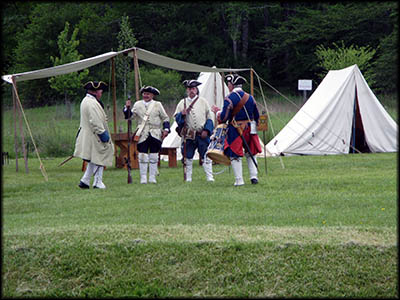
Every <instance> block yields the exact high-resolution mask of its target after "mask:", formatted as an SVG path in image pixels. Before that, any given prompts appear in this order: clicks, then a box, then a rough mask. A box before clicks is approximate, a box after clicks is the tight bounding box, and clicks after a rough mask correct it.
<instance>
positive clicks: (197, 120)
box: [174, 80, 214, 182]
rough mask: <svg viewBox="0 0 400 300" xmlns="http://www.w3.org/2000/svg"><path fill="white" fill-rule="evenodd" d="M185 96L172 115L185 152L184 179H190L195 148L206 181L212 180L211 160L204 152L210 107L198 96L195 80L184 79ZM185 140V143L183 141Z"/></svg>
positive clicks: (206, 146)
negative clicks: (201, 161) (201, 163)
mask: <svg viewBox="0 0 400 300" xmlns="http://www.w3.org/2000/svg"><path fill="white" fill-rule="evenodd" d="M183 84H184V86H185V87H186V93H187V97H186V98H184V99H182V100H181V101H180V102H179V103H178V105H177V106H176V110H175V113H174V117H175V120H176V123H177V125H178V127H177V131H178V134H179V135H180V136H181V137H182V147H181V151H182V155H185V154H186V174H185V175H186V181H187V182H191V181H192V172H193V157H194V152H195V150H196V149H197V150H198V152H199V155H200V158H201V159H202V160H203V169H204V172H205V173H206V180H207V181H214V177H213V173H212V161H211V159H209V158H208V157H207V156H206V155H205V154H206V151H207V148H208V145H209V144H210V135H211V134H212V132H213V129H214V124H213V121H212V115H211V109H210V106H209V104H208V102H207V100H206V99H205V98H203V97H200V96H199V89H198V88H197V86H199V85H200V84H201V82H199V81H197V80H185V81H184V82H183ZM185 142H186V145H184V143H185Z"/></svg>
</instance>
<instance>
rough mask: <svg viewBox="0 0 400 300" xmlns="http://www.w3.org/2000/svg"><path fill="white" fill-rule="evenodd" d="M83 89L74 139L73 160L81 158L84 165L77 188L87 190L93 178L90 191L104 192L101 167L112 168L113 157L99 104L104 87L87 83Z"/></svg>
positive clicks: (105, 123) (111, 146)
mask: <svg viewBox="0 0 400 300" xmlns="http://www.w3.org/2000/svg"><path fill="white" fill-rule="evenodd" d="M84 88H85V89H86V96H85V98H83V100H82V102H81V106H80V127H79V131H78V134H77V136H76V141H75V151H74V156H75V157H79V158H82V159H83V160H85V161H86V162H88V164H87V165H86V170H85V173H84V174H83V176H82V178H81V180H80V182H79V187H80V188H82V189H88V188H89V186H90V180H91V177H92V176H93V177H94V180H93V188H100V189H105V188H106V186H105V185H104V183H103V171H104V166H112V163H113V157H114V144H113V143H112V141H111V138H110V134H109V132H110V130H109V128H108V125H107V115H106V113H105V112H104V105H103V103H102V102H101V101H100V98H101V96H102V94H103V91H105V90H106V89H107V84H105V83H104V82H102V81H100V82H97V81H89V82H88V83H86V84H85V85H84Z"/></svg>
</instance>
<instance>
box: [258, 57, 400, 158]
mask: <svg viewBox="0 0 400 300" xmlns="http://www.w3.org/2000/svg"><path fill="white" fill-rule="evenodd" d="M397 131H398V125H397V124H396V122H395V121H394V120H393V119H392V118H391V117H390V116H389V114H388V113H387V112H386V111H385V109H384V108H383V106H382V105H381V104H380V102H379V101H378V99H377V98H376V97H375V95H374V93H373V92H372V91H371V89H370V88H369V86H368V84H367V82H366V81H365V79H364V77H363V75H362V74H361V72H360V70H359V68H358V67H357V65H353V66H350V67H348V68H345V69H342V70H334V71H329V72H328V74H327V75H326V77H325V78H324V79H323V80H322V82H321V84H320V85H319V86H318V88H317V89H316V90H315V92H314V93H313V94H312V95H311V97H310V98H309V99H308V101H307V102H306V103H305V104H304V105H303V107H302V108H301V109H300V110H299V111H298V112H297V114H296V115H295V116H294V117H293V118H292V119H291V120H290V121H289V123H288V124H287V125H286V126H285V127H284V128H283V129H282V130H281V131H280V132H279V133H278V134H277V135H276V136H275V137H274V138H273V139H272V140H271V141H270V142H269V143H268V144H267V145H266V150H267V154H268V155H272V156H277V155H326V154H346V153H351V152H354V151H355V152H396V151H397V149H398V145H397Z"/></svg>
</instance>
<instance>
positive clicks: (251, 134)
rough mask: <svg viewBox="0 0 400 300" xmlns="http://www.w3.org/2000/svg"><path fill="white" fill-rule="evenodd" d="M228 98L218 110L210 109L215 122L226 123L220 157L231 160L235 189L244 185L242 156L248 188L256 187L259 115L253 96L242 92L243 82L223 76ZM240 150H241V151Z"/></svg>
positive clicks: (259, 146)
mask: <svg viewBox="0 0 400 300" xmlns="http://www.w3.org/2000/svg"><path fill="white" fill-rule="evenodd" d="M225 79H226V81H227V85H228V89H229V92H230V94H229V95H228V96H227V97H226V98H225V99H224V106H223V108H222V110H220V109H219V108H218V107H216V106H213V107H212V110H213V112H215V113H216V115H217V119H218V120H219V122H222V123H226V122H228V128H227V132H226V140H225V145H224V154H225V155H226V156H228V157H229V158H230V160H231V164H232V169H233V173H234V175H235V183H234V185H235V186H240V185H244V181H243V175H242V157H243V155H245V156H246V159H247V166H248V168H249V173H250V181H251V183H252V184H257V183H258V171H257V160H256V155H257V154H258V153H261V152H262V149H261V145H260V140H259V137H258V135H257V129H256V126H257V124H258V119H259V112H258V109H257V103H256V102H255V100H254V98H253V96H251V95H250V94H248V93H246V92H245V91H243V89H242V85H243V84H244V83H246V79H244V78H243V77H242V76H239V75H237V74H230V75H227V76H225ZM243 148H245V149H244V150H245V151H243Z"/></svg>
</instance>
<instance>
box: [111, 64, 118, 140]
mask: <svg viewBox="0 0 400 300" xmlns="http://www.w3.org/2000/svg"><path fill="white" fill-rule="evenodd" d="M111 65H112V71H111V76H112V86H113V105H114V107H113V121H114V133H117V86H116V83H115V59H114V57H113V58H111Z"/></svg>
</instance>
